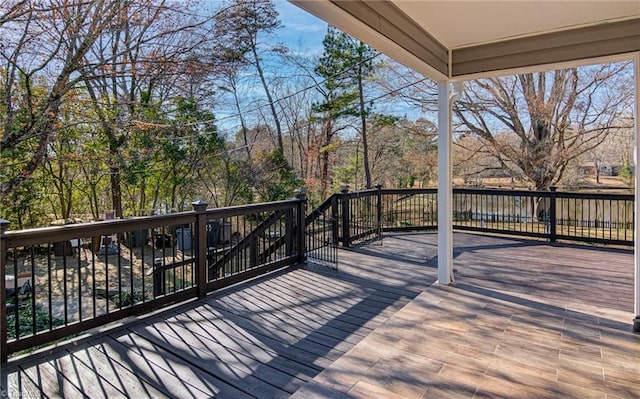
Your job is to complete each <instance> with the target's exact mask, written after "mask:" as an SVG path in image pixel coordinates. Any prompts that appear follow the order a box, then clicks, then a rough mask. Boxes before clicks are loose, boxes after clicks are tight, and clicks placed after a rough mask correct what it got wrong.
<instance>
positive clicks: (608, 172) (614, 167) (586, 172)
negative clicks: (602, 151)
mask: <svg viewBox="0 0 640 399" xmlns="http://www.w3.org/2000/svg"><path fill="white" fill-rule="evenodd" d="M623 167H624V165H623V164H621V163H615V164H614V163H602V164H600V165H599V166H598V167H597V169H596V164H595V162H585V163H583V164H581V165H580V166H579V167H578V172H579V173H580V174H581V175H583V176H596V174H597V173H598V172H599V174H600V176H618V174H619V173H620V170H621V169H622V168H623Z"/></svg>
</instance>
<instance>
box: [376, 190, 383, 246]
mask: <svg viewBox="0 0 640 399" xmlns="http://www.w3.org/2000/svg"><path fill="white" fill-rule="evenodd" d="M375 188H376V190H377V192H376V194H377V197H378V203H377V205H376V229H378V234H382V184H381V183H376V185H375Z"/></svg>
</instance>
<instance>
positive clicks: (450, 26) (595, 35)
mask: <svg viewBox="0 0 640 399" xmlns="http://www.w3.org/2000/svg"><path fill="white" fill-rule="evenodd" d="M289 1H291V2H292V3H294V4H296V5H298V6H299V7H301V8H303V9H305V10H307V11H308V12H310V13H312V14H314V15H316V16H318V17H319V18H321V19H323V20H325V21H326V22H328V23H329V24H331V25H334V26H336V27H338V28H339V29H341V30H343V31H344V32H346V33H349V34H350V35H352V36H354V37H357V38H359V39H360V40H362V41H363V42H365V43H367V44H369V45H371V46H372V47H374V48H376V49H378V50H379V51H381V52H383V53H385V54H387V55H388V56H390V57H392V58H394V59H395V60H397V61H399V62H401V63H403V64H405V65H407V66H408V67H410V68H412V69H414V70H416V71H418V72H420V73H422V74H424V75H425V76H427V77H429V78H431V79H434V80H437V81H441V80H462V79H469V78H472V77H479V76H489V75H496V74H504V73H505V72H506V71H513V70H520V69H531V68H536V69H541V68H542V67H545V69H546V67H553V66H562V65H569V64H576V63H585V60H596V61H597V60H603V59H606V60H610V59H617V58H625V57H627V58H628V57H629V54H631V53H634V52H638V51H640V1H637V0H634V1H553V2H547V1H429V0H427V1H407V0H374V1H366V0H289Z"/></svg>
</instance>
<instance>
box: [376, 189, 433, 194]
mask: <svg viewBox="0 0 640 399" xmlns="http://www.w3.org/2000/svg"><path fill="white" fill-rule="evenodd" d="M380 191H381V193H382V194H383V195H384V194H386V195H393V194H435V193H437V192H438V189H437V188H383V189H381V190H380Z"/></svg>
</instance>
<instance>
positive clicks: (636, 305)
mask: <svg viewBox="0 0 640 399" xmlns="http://www.w3.org/2000/svg"><path fill="white" fill-rule="evenodd" d="M634 67H635V78H634V88H635V90H634V95H635V101H634V107H633V113H634V118H633V119H634V125H635V126H634V129H635V148H634V149H635V152H634V160H635V183H636V184H635V205H634V207H635V215H634V219H635V220H634V226H635V227H634V236H633V239H634V241H635V243H634V244H635V245H634V251H633V252H634V269H635V271H634V290H633V291H634V300H633V311H634V313H635V318H634V320H633V329H634V331H636V332H640V173H638V160H637V158H638V157H640V121H638V119H639V118H640V53H636V56H635V57H634Z"/></svg>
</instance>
